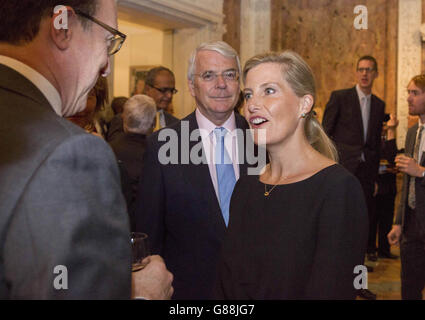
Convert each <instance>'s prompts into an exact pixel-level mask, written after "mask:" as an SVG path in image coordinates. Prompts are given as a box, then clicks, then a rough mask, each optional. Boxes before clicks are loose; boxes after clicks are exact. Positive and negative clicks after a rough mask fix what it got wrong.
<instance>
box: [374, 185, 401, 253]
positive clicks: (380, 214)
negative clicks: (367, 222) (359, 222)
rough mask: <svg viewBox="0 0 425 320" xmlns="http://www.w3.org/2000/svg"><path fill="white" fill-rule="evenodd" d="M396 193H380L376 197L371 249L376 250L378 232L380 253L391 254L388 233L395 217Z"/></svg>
mask: <svg viewBox="0 0 425 320" xmlns="http://www.w3.org/2000/svg"><path fill="white" fill-rule="evenodd" d="M395 196H396V195H395V194H394V193H389V194H378V195H377V196H376V197H375V205H374V209H372V210H375V213H374V216H375V219H373V220H372V221H371V223H372V224H371V228H370V230H371V234H370V236H369V238H370V244H369V249H370V250H369V251H372V250H374V249H375V250H376V246H375V245H374V244H376V234H378V253H382V254H389V253H390V244H389V243H388V238H387V235H388V233H389V232H390V231H391V228H392V224H393V219H394V201H395Z"/></svg>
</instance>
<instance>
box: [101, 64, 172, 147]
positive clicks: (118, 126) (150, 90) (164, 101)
mask: <svg viewBox="0 0 425 320" xmlns="http://www.w3.org/2000/svg"><path fill="white" fill-rule="evenodd" d="M175 83H176V82H175V78H174V73H173V72H172V71H171V70H170V69H168V68H165V67H162V66H161V67H155V68H152V69H150V70H149V72H148V74H147V75H146V80H145V86H144V88H143V94H145V95H147V96H149V97H151V98H152V99H153V100H154V101H155V104H156V107H157V115H156V120H155V127H154V130H155V131H157V130H159V129H161V128H165V127H168V126H170V125H172V124H173V123H176V122H178V121H179V119H177V118H176V117H174V116H173V115H172V114H171V113H169V112H167V111H166V110H167V108H168V106H169V105H170V104H171V103H172V102H173V96H174V95H175V94H176V93H177V89H176V87H175ZM111 122H113V125H112V124H111V128H110V133H108V138H107V140H108V141H109V142H111V141H113V140H114V139H115V138H116V137H118V136H119V135H121V134H122V133H123V132H124V130H123V124H122V117H120V116H115V117H114V118H113V119H112V121H111Z"/></svg>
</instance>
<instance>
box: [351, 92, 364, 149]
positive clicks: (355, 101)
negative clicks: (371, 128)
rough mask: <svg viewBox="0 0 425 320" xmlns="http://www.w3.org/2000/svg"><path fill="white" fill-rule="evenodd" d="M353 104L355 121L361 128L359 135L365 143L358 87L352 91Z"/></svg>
mask: <svg viewBox="0 0 425 320" xmlns="http://www.w3.org/2000/svg"><path fill="white" fill-rule="evenodd" d="M351 102H352V108H353V115H354V119H353V120H354V121H356V122H357V125H358V128H359V134H360V136H361V139H362V141H365V139H364V127H363V117H362V110H361V106H360V102H359V95H358V94H357V90H356V87H354V88H353V89H351Z"/></svg>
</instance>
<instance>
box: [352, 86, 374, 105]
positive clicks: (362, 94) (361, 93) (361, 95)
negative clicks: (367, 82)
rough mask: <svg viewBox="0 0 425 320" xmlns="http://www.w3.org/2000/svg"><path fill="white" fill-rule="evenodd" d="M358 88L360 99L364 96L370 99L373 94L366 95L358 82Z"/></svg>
mask: <svg viewBox="0 0 425 320" xmlns="http://www.w3.org/2000/svg"><path fill="white" fill-rule="evenodd" d="M356 90H357V95H358V96H359V99H360V101H361V100H362V99H363V98H366V99H367V100H370V97H371V96H372V94H371V93H370V94H368V95H365V94H364V92H363V91H362V90H361V89H360V86H359V84H356Z"/></svg>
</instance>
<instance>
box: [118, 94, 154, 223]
mask: <svg viewBox="0 0 425 320" xmlns="http://www.w3.org/2000/svg"><path fill="white" fill-rule="evenodd" d="M155 115H156V106H155V101H153V99H152V98H151V97H148V96H147V95H144V94H137V95H135V96H132V97H131V98H130V99H128V100H127V102H126V103H125V104H124V111H123V113H122V118H123V124H124V134H122V135H120V136H119V137H117V138H116V139H114V141H112V142H111V144H110V145H111V147H112V150H113V151H114V153H115V156H116V157H117V160H118V161H120V162H121V164H122V166H123V170H125V172H126V174H127V175H128V187H129V189H130V194H129V196H128V197H126V198H127V199H126V201H127V210H128V214H129V216H130V227H131V230H132V231H134V230H135V220H134V200H135V199H136V194H137V187H138V185H139V177H140V173H141V171H142V166H141V165H140V164H141V163H142V161H143V154H144V153H145V148H146V136H147V135H149V134H151V133H152V131H153V126H154V125H155V122H154V120H155ZM121 178H122V175H121ZM123 191H124V190H123ZM124 194H125V191H124Z"/></svg>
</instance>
